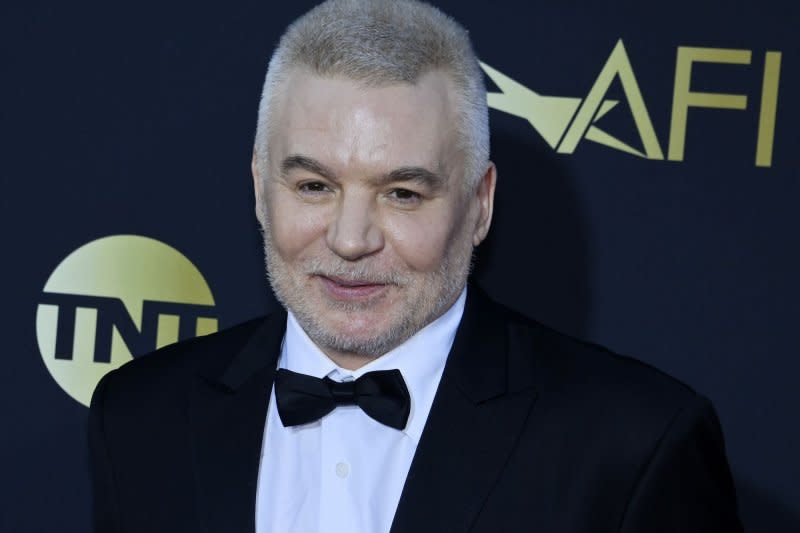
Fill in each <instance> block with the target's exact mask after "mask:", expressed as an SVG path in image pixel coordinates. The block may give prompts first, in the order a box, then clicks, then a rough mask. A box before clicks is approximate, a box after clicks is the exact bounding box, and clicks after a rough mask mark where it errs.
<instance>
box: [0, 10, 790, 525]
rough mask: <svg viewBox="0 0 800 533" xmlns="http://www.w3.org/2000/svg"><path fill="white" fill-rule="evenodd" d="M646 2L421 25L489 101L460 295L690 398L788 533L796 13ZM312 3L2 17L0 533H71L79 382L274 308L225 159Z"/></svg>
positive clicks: (80, 511) (84, 506)
mask: <svg viewBox="0 0 800 533" xmlns="http://www.w3.org/2000/svg"><path fill="white" fill-rule="evenodd" d="M650 4H651V3H649V2H635V1H625V2H591V3H589V2H585V3H568V2H564V3H561V2H549V3H545V2H523V1H519V2H483V1H455V0H452V1H442V2H438V3H437V5H439V7H441V8H442V9H443V10H444V11H446V12H447V13H449V14H451V15H453V16H454V17H455V18H456V19H458V20H459V21H460V22H462V23H463V24H464V25H465V26H466V27H467V28H468V29H469V30H470V33H471V35H472V39H473V41H474V45H475V47H476V49H477V52H478V55H479V57H480V59H481V64H482V68H483V70H484V72H485V75H486V84H487V87H488V89H489V95H488V103H489V106H490V108H491V112H490V121H491V128H492V159H493V160H494V161H495V163H496V164H497V167H498V171H499V181H498V191H497V201H496V213H495V222H494V226H493V228H492V232H491V234H490V238H489V240H488V241H487V242H486V243H485V244H484V245H482V246H481V248H480V249H479V252H478V257H477V263H476V267H475V273H474V276H475V277H476V278H477V279H478V281H479V282H480V283H481V284H482V285H483V286H484V287H485V288H486V289H487V290H488V292H489V293H490V294H491V295H492V296H493V297H494V298H495V299H497V300H499V301H501V302H503V303H505V304H507V305H509V306H511V307H514V308H516V309H519V310H520V311H522V312H524V313H525V314H527V315H529V316H532V317H534V318H536V319H537V320H540V321H541V322H544V323H546V324H548V325H551V326H553V327H555V328H557V329H560V330H562V331H564V332H566V333H569V334H572V335H576V336H578V337H581V338H584V339H587V340H590V341H593V342H597V343H600V344H603V345H606V346H608V347H609V348H611V349H612V350H614V351H617V352H620V353H624V354H627V355H631V356H634V357H637V358H639V359H642V360H644V361H646V362H648V363H650V364H653V365H655V366H657V367H658V368H661V369H663V370H665V371H666V372H668V373H670V374H671V375H673V376H675V377H677V378H679V379H681V380H682V381H684V382H686V383H688V384H689V385H691V386H692V387H694V388H695V389H697V390H698V391H700V392H702V393H703V394H705V395H707V396H709V397H710V398H711V399H712V401H713V402H714V404H715V406H716V408H717V410H718V412H719V414H720V418H721V420H722V424H723V429H724V432H725V436H726V442H727V450H728V455H729V458H730V462H731V466H732V469H733V472H734V476H735V479H736V484H737V491H738V496H739V502H740V507H741V514H742V518H743V521H744V522H745V525H746V527H747V529H748V530H749V531H756V532H777V531H800V481H798V479H799V478H800V457H799V456H798V454H797V452H796V449H797V446H798V445H800V429H799V428H798V423H797V416H798V415H797V413H798V409H799V408H800V392H798V386H797V384H796V382H797V380H798V375H800V362H799V361H798V355H800V340H799V339H800V337H799V336H798V331H800V328H798V326H797V324H796V322H797V320H798V318H800V279H799V276H798V273H800V252H799V251H798V244H800V242H799V241H800V240H799V239H798V227H799V225H800V209H799V208H798V203H799V201H800V185H799V183H800V172H799V171H798V168H800V165H799V162H800V159H799V158H798V151H800V143H798V141H799V140H800V134H798V128H797V123H798V121H800V101H798V100H799V97H798V94H800V85H799V82H800V77H799V76H798V65H799V64H800V63H798V52H800V46H799V44H798V39H797V27H798V23H800V9H799V8H798V7H797V4H796V3H795V2H789V1H783V2H781V1H774V0H769V1H765V2H760V3H756V2H750V3H747V4H739V3H733V4H719V3H716V2H710V1H707V2H705V1H701V2H697V1H685V0H680V1H675V2H667V3H660V5H658V6H653V5H650ZM312 5H313V2H306V1H296V2H265V1H260V2H252V1H247V2H239V3H234V4H223V3H216V2H215V3H203V2H200V3H191V4H190V3H185V4H181V3H164V4H155V3H153V4H150V5H148V4H143V3H127V4H124V5H122V4H118V5H115V4H114V3H103V4H101V3H97V4H95V5H92V4H85V3H78V4H76V3H63V2H55V1H51V2H45V3H39V4H29V5H27V6H26V7H24V8H22V7H18V8H12V7H11V6H6V7H3V8H1V11H0V12H1V13H2V17H1V18H2V23H1V24H2V25H3V32H2V35H1V36H0V40H2V43H3V46H2V52H3V56H2V67H3V68H2V70H3V74H4V75H3V77H2V80H3V81H2V88H0V91H2V112H1V113H0V124H2V132H3V150H2V152H3V156H2V167H1V168H2V173H0V175H1V176H2V183H3V191H4V193H5V194H3V195H2V199H0V202H2V223H3V224H2V228H3V230H2V231H3V240H4V242H5V246H4V252H3V254H2V255H3V270H2V272H3V274H4V276H3V277H4V279H5V284H4V288H5V290H4V293H5V298H4V301H5V306H4V312H3V325H4V335H3V342H2V353H3V361H4V371H2V372H0V380H1V382H0V384H1V385H2V386H1V387H0V390H2V395H3V396H2V397H3V402H2V413H3V416H2V426H3V427H2V430H1V431H0V435H2V436H0V458H2V459H0V460H2V462H3V465H2V472H3V476H2V478H3V479H2V481H0V501H1V502H2V503H1V504H0V530H2V531H4V532H5V531H9V532H12V531H13V532H27V531H44V532H51V531H61V532H80V533H82V532H86V531H89V529H90V525H89V524H90V522H89V516H90V487H89V481H88V472H87V449H86V439H85V434H86V418H87V412H88V410H87V407H86V406H87V405H88V402H89V400H90V398H91V394H92V391H93V389H94V386H95V385H96V384H97V381H98V380H99V379H100V378H101V377H102V376H103V375H104V374H105V373H106V372H108V371H109V370H111V369H113V368H116V367H118V366H119V365H121V364H124V363H125V362H126V361H129V360H130V359H131V358H133V357H137V356H140V355H142V354H145V353H148V352H150V351H152V350H154V349H155V348H157V347H160V346H164V345H166V344H169V343H172V342H175V341H178V340H181V339H186V338H190V337H193V336H196V335H203V334H207V333H210V332H214V331H217V330H218V329H222V328H225V327H228V326H231V325H233V324H236V323H238V322H242V321H244V320H246V319H249V318H252V317H255V316H258V315H261V314H263V313H265V312H268V311H269V310H271V309H273V308H275V307H276V305H277V304H276V303H275V301H274V299H273V297H272V295H271V293H270V290H269V288H268V286H267V283H266V279H265V275H264V266H263V257H262V245H261V236H260V233H259V229H258V225H257V222H256V219H255V216H254V207H253V193H252V180H251V176H250V173H249V165H250V156H251V149H252V141H253V135H254V131H255V122H256V110H257V105H258V99H259V96H260V89H261V83H262V81H263V76H264V72H265V69H266V65H267V61H268V59H269V56H270V53H271V51H272V49H273V47H274V45H275V44H276V42H277V39H278V37H279V36H280V34H281V33H282V31H283V29H284V28H285V26H286V25H287V24H288V23H289V22H290V21H291V20H293V19H294V18H296V17H297V16H298V15H300V14H301V13H303V12H304V11H306V10H307V9H308V8H309V7H311V6H312ZM151 437H152V438H154V439H157V438H158V435H152V436H151Z"/></svg>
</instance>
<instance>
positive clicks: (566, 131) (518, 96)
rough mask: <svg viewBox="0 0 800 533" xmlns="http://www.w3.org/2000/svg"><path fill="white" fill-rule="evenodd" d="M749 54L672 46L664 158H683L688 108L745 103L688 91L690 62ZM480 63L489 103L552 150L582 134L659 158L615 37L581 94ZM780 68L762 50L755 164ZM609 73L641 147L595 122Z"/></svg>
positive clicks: (762, 159) (767, 159)
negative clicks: (535, 84) (559, 91)
mask: <svg viewBox="0 0 800 533" xmlns="http://www.w3.org/2000/svg"><path fill="white" fill-rule="evenodd" d="M751 58H752V52H751V51H750V50H733V49H727V48H694V47H687V46H681V47H678V53H677V59H676V65H675V82H674V90H673V97H672V120H671V125H670V134H669V148H668V151H667V159H669V160H670V161H683V153H684V145H685V141H686V118H687V115H688V113H689V108H691V107H705V108H717V109H736V110H746V109H747V108H748V96H747V95H744V94H727V93H710V92H696V91H692V90H691V80H692V69H693V68H694V67H695V63H730V64H737V65H749V64H750V62H751ZM481 66H482V67H483V70H484V71H485V72H486V74H488V75H489V77H490V78H491V79H492V81H494V83H495V84H497V86H498V87H499V88H500V91H501V92H499V93H489V95H488V103H489V106H490V107H492V108H494V109H497V110H499V111H504V112H506V113H510V114H512V115H515V116H518V117H521V118H524V119H526V120H527V121H528V122H530V124H531V125H532V126H533V127H534V129H536V131H537V132H539V134H540V135H541V136H542V138H543V139H544V140H545V141H546V142H547V144H549V145H550V147H552V148H553V149H554V150H556V151H557V152H559V153H563V154H571V153H573V152H574V151H575V148H576V147H577V146H578V143H580V141H581V140H582V139H588V140H590V141H594V142H596V143H600V144H602V145H605V146H608V147H610V148H614V149H616V150H621V151H623V152H627V153H629V154H632V155H636V156H639V157H643V158H647V159H664V152H663V150H662V149H661V145H660V144H659V142H658V138H657V137H656V133H655V130H654V129H653V123H652V122H651V120H650V114H649V113H648V111H647V106H646V105H645V101H644V98H643V97H642V93H641V91H640V89H639V84H638V82H637V81H636V76H635V75H634V73H633V67H632V66H631V62H630V60H629V59H628V54H627V52H626V51H625V46H624V44H623V43H622V40H621V39H620V40H619V41H617V44H616V46H615V47H614V49H613V50H612V51H611V55H610V56H609V57H608V60H607V61H606V64H605V65H604V66H603V68H602V69H601V70H600V74H599V75H598V76H597V79H596V80H595V82H594V85H592V88H591V89H590V90H589V93H588V95H587V96H586V98H573V97H565V96H543V95H540V94H538V93H536V92H534V91H532V90H530V89H528V88H527V87H525V86H524V85H522V84H520V83H517V82H516V81H514V80H513V79H511V78H509V77H508V76H505V75H504V74H502V73H500V72H499V71H497V70H495V69H493V68H492V67H490V66H489V65H487V64H485V63H481ZM780 68H781V53H780V52H772V51H770V52H766V55H765V60H764V72H763V82H762V88H761V100H760V105H759V111H758V113H759V119H758V135H757V141H756V146H755V164H756V166H759V167H769V166H771V165H772V147H773V142H774V138H775V113H776V109H777V105H778V82H779V78H780ZM614 78H618V79H619V81H620V83H621V85H622V89H623V91H624V94H625V98H626V100H627V103H628V106H629V107H630V110H631V113H632V115H633V119H634V122H635V124H636V129H637V131H638V133H639V138H640V139H641V143H642V146H641V149H637V148H634V147H633V146H630V145H629V144H627V143H625V142H623V141H621V140H619V139H618V138H616V137H614V136H613V135H611V134H610V133H608V132H606V131H604V130H602V129H600V128H599V127H598V126H597V125H596V123H597V122H598V121H599V120H600V119H601V118H602V117H603V116H604V115H606V114H607V113H608V112H609V111H611V110H612V109H613V108H614V107H615V106H616V105H617V104H618V103H619V101H618V100H610V99H606V98H605V96H606V93H607V92H608V89H609V87H610V86H611V83H612V82H613V81H614Z"/></svg>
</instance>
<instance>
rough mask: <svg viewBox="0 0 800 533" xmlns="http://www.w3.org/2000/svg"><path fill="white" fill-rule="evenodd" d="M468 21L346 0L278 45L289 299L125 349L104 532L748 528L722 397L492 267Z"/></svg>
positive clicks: (270, 146) (278, 271)
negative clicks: (605, 342)
mask: <svg viewBox="0 0 800 533" xmlns="http://www.w3.org/2000/svg"><path fill="white" fill-rule="evenodd" d="M487 117H488V112H487V108H486V95H485V89H484V87H483V82H482V77H481V72H480V69H479V67H478V64H477V60H476V58H475V55H474V53H473V51H472V49H471V45H470V43H469V39H468V37H467V34H466V31H465V30H463V28H461V27H460V26H458V25H457V24H456V23H455V22H454V21H453V20H452V19H450V18H448V17H447V16H445V15H443V14H442V13H441V12H439V11H438V10H436V9H434V8H432V7H430V6H427V5H424V4H420V3H416V2H411V1H405V0H403V1H394V2H389V1H368V0H331V1H329V2H326V3H325V4H323V5H321V6H318V7H317V8H315V9H314V10H312V11H311V12H309V13H307V14H306V15H305V16H303V17H302V18H301V19H299V20H298V21H296V22H295V23H294V24H293V25H292V26H290V27H289V29H288V30H287V32H286V33H285V35H284V36H283V38H282V39H281V42H280V44H279V46H278V49H277V50H276V52H275V54H274V55H273V57H272V60H271V62H270V65H269V69H268V73H267V77H266V82H265V85H264V93H263V96H262V100H261V106H260V109H259V120H258V128H257V133H256V143H255V150H254V156H253V164H252V167H253V178H254V186H255V198H256V213H257V216H258V219H259V221H260V223H261V225H262V227H263V230H264V247H265V252H266V262H267V270H268V274H269V278H270V282H271V284H272V288H273V290H274V291H275V294H276V296H277V298H278V300H279V301H280V302H281V303H282V304H283V306H284V307H285V308H286V313H283V312H282V313H275V314H273V315H271V316H268V317H266V318H265V319H260V320H256V321H253V322H250V323H247V324H243V325H241V326H238V327H236V328H233V329H230V330H227V331H223V332H221V333H218V334H216V335H212V336H209V337H205V338H199V339H194V340H191V341H188V342H185V343H180V344H177V345H173V346H170V347H167V348H165V349H163V350H161V351H159V352H157V353H156V354H154V355H151V356H147V357H144V358H140V359H137V360H135V361H133V362H132V363H131V364H128V365H126V366H124V367H123V368H121V369H119V370H118V371H115V372H112V373H110V374H109V375H108V376H106V377H105V378H104V379H103V380H102V381H101V383H100V385H98V388H97V390H96V392H95V394H94V398H93V400H92V408H91V423H90V444H91V448H92V466H93V477H94V484H95V524H96V529H97V531H103V532H105V531H142V532H149V533H152V532H160V531H164V532H167V531H169V532H176V531H209V532H252V531H257V532H259V533H262V532H288V531H300V532H312V531H314V532H315V531H319V532H340V531H341V532H386V531H392V532H426V531H431V532H434V531H435V532H442V531H447V532H450V531H475V532H495V531H539V532H606V531H608V532H610V531H621V532H629V533H630V532H647V533H651V532H660V531H664V532H666V531H670V532H672V531H674V532H716V531H739V530H740V529H741V528H740V525H739V522H738V518H737V516H736V502H735V494H734V489H733V484H732V481H731V476H730V472H729V468H728V465H727V462H726V459H725V454H724V446H723V442H722V436H721V431H720V428H719V424H718V422H717V418H716V415H715V414H714V411H713V409H712V407H711V406H710V404H709V402H708V401H707V400H706V399H704V398H703V397H702V396H699V395H697V394H696V393H694V392H693V391H692V390H690V389H689V388H688V387H686V386H685V385H682V384H680V383H678V382H677V381H675V380H673V379H672V378H669V377H668V376H666V375H664V374H662V373H660V372H658V371H656V370H654V369H652V368H650V367H647V366H646V365H643V364H641V363H638V362H636V361H634V360H632V359H627V358H624V357H620V356H617V355H614V354H611V353H609V352H608V351H606V350H604V349H602V348H600V347H597V346H593V345H588V344H585V343H581V342H579V341H576V340H573V339H570V338H567V337H565V336H563V335H561V334H558V333H556V332H554V331H551V330H549V329H547V328H545V327H543V326H541V325H539V324H537V323H535V322H533V321H531V320H528V319H526V318H524V317H521V316H519V315H517V314H515V313H512V312H510V311H508V310H506V309H504V308H502V307H500V306H498V305H496V304H494V303H492V302H491V301H490V300H489V299H488V298H487V297H486V296H485V295H484V294H483V293H482V292H481V291H480V289H478V288H477V287H475V286H473V285H469V286H468V285H467V277H468V272H469V266H470V259H471V255H472V253H473V249H474V248H475V247H476V246H477V245H478V244H479V243H480V242H481V241H482V240H483V239H484V238H485V236H486V234H487V232H488V230H489V226H490V223H491V219H492V209H493V197H494V190H495V181H496V170H495V167H494V165H493V164H492V163H491V162H490V161H489V154H488V146H489V143H488V118H487Z"/></svg>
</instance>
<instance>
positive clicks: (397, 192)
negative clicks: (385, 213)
mask: <svg viewBox="0 0 800 533" xmlns="http://www.w3.org/2000/svg"><path fill="white" fill-rule="evenodd" d="M389 197H390V198H391V199H393V200H396V201H398V202H400V203H404V204H413V203H417V202H419V201H420V200H421V199H422V195H420V194H419V193H418V192H414V191H411V190H409V189H392V190H391V191H389Z"/></svg>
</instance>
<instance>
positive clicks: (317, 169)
mask: <svg viewBox="0 0 800 533" xmlns="http://www.w3.org/2000/svg"><path fill="white" fill-rule="evenodd" d="M294 169H301V170H305V171H307V172H311V173H312V174H316V175H318V176H322V177H323V178H326V179H329V180H331V181H338V180H337V178H336V174H335V173H334V172H333V171H331V170H330V169H329V168H328V167H326V166H325V165H323V164H322V163H320V162H319V161H317V160H316V159H314V158H312V157H308V156H305V155H300V154H293V155H290V156H288V157H287V158H286V159H284V160H283V162H282V163H281V173H282V175H284V176H286V175H287V174H289V172H291V171H292V170H294ZM370 182H371V183H372V184H373V185H374V186H376V187H380V186H385V185H388V184H390V183H398V182H399V183H402V182H415V183H418V184H419V185H423V186H426V187H429V188H431V189H432V190H438V189H441V188H442V187H444V185H445V182H446V180H445V178H444V176H442V175H441V174H438V173H436V172H433V171H430V170H428V169H427V168H424V167H413V166H409V167H399V168H396V169H394V170H392V171H391V172H389V173H388V174H383V175H381V176H377V177H375V178H373V179H371V180H370Z"/></svg>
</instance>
